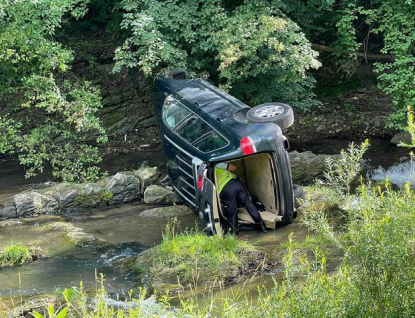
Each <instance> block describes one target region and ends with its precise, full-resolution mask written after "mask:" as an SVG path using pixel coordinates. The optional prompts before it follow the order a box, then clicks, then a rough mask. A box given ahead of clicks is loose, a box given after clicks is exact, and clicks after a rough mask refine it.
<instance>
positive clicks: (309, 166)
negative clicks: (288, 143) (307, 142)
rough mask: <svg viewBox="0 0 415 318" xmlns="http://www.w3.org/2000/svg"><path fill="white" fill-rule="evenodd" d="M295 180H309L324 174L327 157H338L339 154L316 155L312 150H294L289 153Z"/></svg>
mask: <svg viewBox="0 0 415 318" xmlns="http://www.w3.org/2000/svg"><path fill="white" fill-rule="evenodd" d="M288 157H289V159H290V164H291V174H292V179H293V182H300V181H301V182H309V181H312V180H314V179H315V178H317V177H320V176H322V175H323V173H324V171H325V169H326V164H325V161H326V159H327V158H330V157H331V158H333V159H336V158H338V157H339V155H316V154H313V153H312V152H311V151H305V152H297V151H292V152H290V153H289V154H288Z"/></svg>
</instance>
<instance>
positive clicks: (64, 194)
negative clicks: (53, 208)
mask: <svg viewBox="0 0 415 318" xmlns="http://www.w3.org/2000/svg"><path fill="white" fill-rule="evenodd" d="M40 191H41V192H43V193H44V194H45V195H49V196H52V197H53V198H54V199H55V200H56V201H57V202H58V203H59V210H61V211H65V212H75V211H78V210H79V203H78V202H77V201H76V199H77V198H78V197H80V196H81V195H82V194H83V191H84V187H83V185H81V184H72V183H61V184H58V185H55V186H52V187H49V188H46V189H43V190H40Z"/></svg>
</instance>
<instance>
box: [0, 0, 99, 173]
mask: <svg viewBox="0 0 415 318" xmlns="http://www.w3.org/2000/svg"><path fill="white" fill-rule="evenodd" d="M85 12H86V1H85V0H65V1H60V2H56V1H52V0H42V1H33V0H31V1H10V0H0V17H1V18H0V52H2V53H1V54H0V74H1V76H0V101H1V109H0V128H1V132H2V133H1V137H0V151H1V153H12V154H14V153H17V154H18V155H19V159H20V161H21V163H22V164H23V165H25V166H26V167H27V174H26V176H27V177H29V176H33V175H35V174H36V173H38V172H42V171H43V169H44V168H45V167H46V166H48V165H50V166H51V167H52V170H53V174H54V176H55V177H58V178H61V179H63V180H67V181H74V180H91V179H94V178H96V176H97V173H98V168H97V167H96V164H97V163H99V162H100V160H101V158H100V156H99V154H98V149H97V147H96V146H93V145H91V144H89V143H88V142H89V141H90V140H92V141H94V142H95V143H96V144H102V143H104V142H105V141H106V139H107V138H106V135H105V132H104V130H103V128H102V127H101V126H100V123H99V120H98V119H97V117H96V112H97V110H98V109H99V108H100V107H101V103H100V96H99V92H98V90H97V89H96V88H94V87H92V86H91V85H90V84H89V83H88V82H86V81H83V80H81V79H77V78H76V77H75V76H73V74H71V73H70V72H69V69H70V63H71V61H72V60H73V53H72V52H71V51H70V50H68V49H66V48H64V47H63V45H62V44H60V43H58V42H56V41H55V40H53V36H54V34H55V33H56V30H57V29H59V27H60V26H61V25H62V24H63V23H65V21H66V20H67V19H68V18H78V17H80V16H82V15H84V14H85Z"/></svg>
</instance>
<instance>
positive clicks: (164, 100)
mask: <svg viewBox="0 0 415 318" xmlns="http://www.w3.org/2000/svg"><path fill="white" fill-rule="evenodd" d="M154 106H155V113H156V118H157V121H158V124H159V128H160V133H161V137H162V138H161V139H162V147H163V151H164V153H165V155H166V159H167V167H168V174H169V176H170V177H171V179H172V184H173V187H174V189H175V190H176V191H177V193H178V194H179V195H180V196H181V197H182V198H183V199H184V201H185V202H186V203H187V204H189V205H190V206H191V207H192V208H194V209H195V210H196V211H197V212H198V213H199V215H200V216H201V219H203V218H204V217H205V216H206V215H205V214H203V213H205V210H206V209H207V204H208V205H209V206H210V207H209V209H210V212H209V213H211V216H210V219H205V221H206V222H205V223H206V224H208V223H209V224H211V225H212V229H213V230H212V232H213V233H216V232H217V230H215V224H214V223H215V222H213V220H214V219H217V217H215V216H214V215H213V213H217V211H218V209H217V208H216V206H217V205H219V206H220V203H219V199H218V195H215V193H214V192H215V191H216V188H215V184H214V182H215V179H214V178H215V177H214V167H215V165H216V164H217V163H219V162H223V161H232V160H244V158H246V157H247V154H245V153H244V151H243V149H241V140H243V139H244V138H246V137H249V141H250V142H251V145H252V148H253V149H255V153H253V154H252V155H254V154H261V153H266V154H268V155H269V158H271V159H270V160H271V161H272V162H271V163H270V164H271V165H272V171H273V174H275V176H274V180H275V181H274V184H273V185H272V186H273V188H274V191H275V197H276V199H275V200H276V202H275V205H276V207H277V210H278V211H279V213H281V216H282V219H283V221H282V222H283V223H286V224H288V223H291V222H292V219H293V217H294V215H295V207H294V197H293V190H292V179H291V168H290V164H289V160H288V153H287V149H288V141H287V139H286V138H285V136H284V135H283V133H282V130H281V128H280V127H279V126H278V125H276V124H274V123H255V124H253V123H250V122H248V121H247V119H246V113H247V111H248V110H249V109H250V107H249V106H247V105H245V104H244V103H242V102H241V101H239V100H238V99H236V98H234V97H232V96H230V95H229V94H227V93H225V92H223V91H221V90H219V89H218V88H216V87H215V86H213V85H211V84H210V83H208V82H206V81H204V80H202V79H188V78H187V76H183V77H182V79H175V78H169V77H168V76H166V75H162V76H159V77H157V78H156V79H155V82H154ZM170 113H172V114H175V116H176V117H177V118H173V117H174V116H173V117H169V114H170ZM176 121H177V122H176ZM194 127H195V128H194ZM186 129H187V130H186ZM192 133H194V135H192ZM202 166H203V169H205V171H200V167H202ZM199 175H202V176H203V178H204V190H203V191H205V192H203V191H202V192H203V193H201V191H200V189H199V190H198V184H197V182H198V176H199ZM206 191H208V193H207V192H206ZM219 210H220V209H219ZM214 211H216V212H214ZM201 213H202V214H201ZM208 221H209V222H208Z"/></svg>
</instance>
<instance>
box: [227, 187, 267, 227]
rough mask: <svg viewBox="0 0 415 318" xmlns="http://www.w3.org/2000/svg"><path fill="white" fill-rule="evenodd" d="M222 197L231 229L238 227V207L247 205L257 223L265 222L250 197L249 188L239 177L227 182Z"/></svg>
mask: <svg viewBox="0 0 415 318" xmlns="http://www.w3.org/2000/svg"><path fill="white" fill-rule="evenodd" d="M220 198H221V200H222V201H223V203H224V205H225V216H226V217H227V218H228V222H229V225H230V227H231V229H233V230H235V229H237V228H238V213H237V209H238V207H245V208H246V210H247V211H248V213H249V215H250V216H251V217H252V219H253V220H254V222H255V223H256V224H263V222H264V221H263V220H262V217H261V215H260V214H259V212H258V210H257V208H256V207H255V206H254V204H253V203H252V201H251V198H250V197H249V194H248V190H247V189H246V188H245V186H244V184H243V183H242V182H241V181H240V180H238V179H232V180H230V181H229V182H228V183H226V184H225V186H224V188H223V190H222V192H221V193H220Z"/></svg>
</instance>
